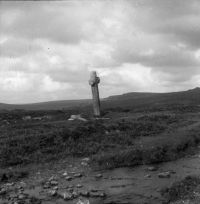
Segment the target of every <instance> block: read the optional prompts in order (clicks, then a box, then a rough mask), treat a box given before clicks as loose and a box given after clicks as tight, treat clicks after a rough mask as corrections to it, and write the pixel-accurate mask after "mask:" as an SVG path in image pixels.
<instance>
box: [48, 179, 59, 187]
mask: <svg viewBox="0 0 200 204" xmlns="http://www.w3.org/2000/svg"><path fill="white" fill-rule="evenodd" d="M50 185H52V186H57V185H58V182H57V181H54V180H52V181H50Z"/></svg>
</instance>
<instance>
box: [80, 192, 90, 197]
mask: <svg viewBox="0 0 200 204" xmlns="http://www.w3.org/2000/svg"><path fill="white" fill-rule="evenodd" d="M80 195H81V196H84V197H89V196H90V193H89V192H88V191H81V192H80Z"/></svg>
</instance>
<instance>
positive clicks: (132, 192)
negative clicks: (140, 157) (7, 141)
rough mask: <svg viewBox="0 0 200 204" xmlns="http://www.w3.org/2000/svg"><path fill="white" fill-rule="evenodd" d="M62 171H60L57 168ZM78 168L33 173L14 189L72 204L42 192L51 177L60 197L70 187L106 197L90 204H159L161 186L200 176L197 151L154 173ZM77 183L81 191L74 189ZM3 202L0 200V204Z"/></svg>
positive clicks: (142, 168)
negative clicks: (164, 175) (165, 175)
mask: <svg viewBox="0 0 200 204" xmlns="http://www.w3.org/2000/svg"><path fill="white" fill-rule="evenodd" d="M60 168H61V169H60ZM81 168H82V167H81V166H78V164H77V163H76V162H74V163H73V162H71V161H70V162H67V163H63V164H62V165H61V166H58V167H54V168H52V169H49V170H48V171H47V170H44V171H42V169H40V170H41V171H42V172H39V171H38V172H36V173H35V174H33V175H32V176H31V177H30V178H29V179H25V180H23V182H21V183H19V182H17V183H15V186H18V187H19V185H24V189H25V190H24V193H25V194H26V193H27V194H29V195H31V196H35V197H37V198H40V199H41V200H42V203H44V204H55V203H57V204H63V203H68V204H75V203H77V199H74V200H70V201H64V200H63V199H62V198H56V197H52V196H50V195H49V193H48V191H50V189H47V190H46V189H44V188H43V184H42V183H44V181H46V180H48V179H49V178H50V177H52V176H54V178H55V179H56V181H57V182H58V188H59V190H58V192H59V193H60V194H62V193H64V192H66V189H68V187H69V186H71V187H73V188H74V189H77V190H78V191H91V190H98V191H99V192H105V193H106V195H107V196H106V197H105V198H87V199H88V200H90V203H91V204H103V203H104V204H111V203H112V204H114V203H115V204H125V203H126V204H134V203H135V204H144V203H145V202H146V203H152V204H160V203H162V201H163V200H162V197H161V195H160V190H161V189H162V188H163V187H168V186H170V185H171V184H172V183H173V182H175V181H178V180H181V179H183V178H184V177H185V176H187V175H198V174H200V150H199V153H198V154H196V155H195V156H190V157H186V158H182V159H179V160H177V161H173V162H167V163H163V164H160V165H159V166H157V170H155V171H150V170H148V166H139V167H136V168H118V169H114V170H107V171H98V172H94V171H90V170H89V167H85V170H84V169H83V168H82V169H81ZM80 170H81V172H82V174H83V176H82V177H80V178H75V179H72V180H71V181H66V180H65V179H64V178H63V173H64V172H66V171H68V173H69V174H70V172H72V171H76V173H77V172H80ZM166 171H169V172H171V173H170V177H169V178H159V176H158V174H159V173H160V172H166ZM97 174H102V178H96V177H95V176H96V175H97ZM77 184H80V185H81V188H77ZM3 201H5V200H1V199H0V203H3Z"/></svg>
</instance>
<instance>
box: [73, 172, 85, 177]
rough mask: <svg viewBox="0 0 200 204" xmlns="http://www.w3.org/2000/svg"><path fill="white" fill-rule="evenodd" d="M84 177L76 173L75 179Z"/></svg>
mask: <svg viewBox="0 0 200 204" xmlns="http://www.w3.org/2000/svg"><path fill="white" fill-rule="evenodd" d="M82 176H83V175H82V174H81V173H76V174H74V177H75V178H80V177H82Z"/></svg>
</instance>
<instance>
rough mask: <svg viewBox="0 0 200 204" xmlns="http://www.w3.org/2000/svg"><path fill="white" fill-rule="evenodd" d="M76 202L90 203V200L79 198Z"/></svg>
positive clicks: (78, 203) (81, 203) (79, 203)
mask: <svg viewBox="0 0 200 204" xmlns="http://www.w3.org/2000/svg"><path fill="white" fill-rule="evenodd" d="M76 204H90V201H89V200H87V199H84V200H83V199H79V200H78V202H77V203H76Z"/></svg>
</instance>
